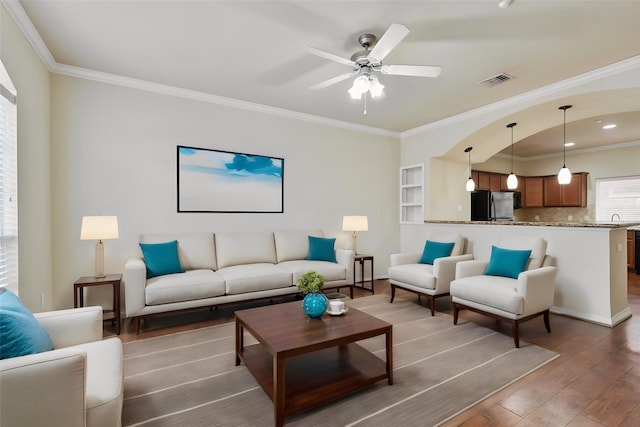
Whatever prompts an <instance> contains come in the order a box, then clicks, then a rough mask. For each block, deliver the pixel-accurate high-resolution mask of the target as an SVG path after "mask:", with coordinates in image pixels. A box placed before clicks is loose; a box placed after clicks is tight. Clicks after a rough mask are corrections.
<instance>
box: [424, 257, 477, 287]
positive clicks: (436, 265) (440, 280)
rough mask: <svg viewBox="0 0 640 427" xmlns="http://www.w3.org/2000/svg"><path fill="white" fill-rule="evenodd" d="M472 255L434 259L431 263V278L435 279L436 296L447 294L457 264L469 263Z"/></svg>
mask: <svg viewBox="0 0 640 427" xmlns="http://www.w3.org/2000/svg"><path fill="white" fill-rule="evenodd" d="M471 260H473V255H471V254H465V255H456V256H448V257H443V258H436V259H435V261H433V276H434V277H435V278H436V294H443V293H447V292H449V285H450V284H451V281H452V280H453V279H455V278H456V265H458V263H459V262H463V261H471Z"/></svg>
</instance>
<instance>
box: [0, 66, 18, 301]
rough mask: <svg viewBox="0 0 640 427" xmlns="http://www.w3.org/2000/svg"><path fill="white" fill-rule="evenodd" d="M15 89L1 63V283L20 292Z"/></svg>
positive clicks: (2, 285)
mask: <svg viewBox="0 0 640 427" xmlns="http://www.w3.org/2000/svg"><path fill="white" fill-rule="evenodd" d="M16 101H17V98H16V90H15V88H14V87H13V85H12V84H11V80H10V79H9V75H8V74H7V72H6V70H5V69H4V66H3V65H2V63H0V287H6V288H7V289H10V290H11V291H13V292H15V293H18V197H17V196H18V155H17V151H18V150H17V148H18V147H17V145H18V144H17V136H16V127H17V108H16Z"/></svg>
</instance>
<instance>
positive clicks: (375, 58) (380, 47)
mask: <svg viewBox="0 0 640 427" xmlns="http://www.w3.org/2000/svg"><path fill="white" fill-rule="evenodd" d="M407 34H409V29H408V28H407V27H405V26H404V25H402V24H391V25H389V28H387V31H385V33H384V34H383V35H382V37H380V40H378V43H376V44H375V46H373V49H371V52H369V60H370V61H371V62H374V63H380V62H382V60H383V59H384V58H385V56H387V55H388V54H389V52H391V51H392V50H393V48H394V47H396V46H397V45H398V43H400V42H401V41H402V39H404V38H405V37H406V36H407Z"/></svg>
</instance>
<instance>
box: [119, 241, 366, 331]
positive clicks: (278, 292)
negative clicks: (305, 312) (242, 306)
mask: <svg viewBox="0 0 640 427" xmlns="http://www.w3.org/2000/svg"><path fill="white" fill-rule="evenodd" d="M309 236H313V237H320V238H322V237H323V233H322V231H321V230H299V231H298V230H296V231H274V232H271V231H264V232H216V233H214V232H201V233H174V234H167V233H164V234H144V235H141V236H140V242H141V243H163V242H171V241H174V240H176V241H177V242H178V243H177V246H178V256H179V260H180V264H181V266H182V268H183V269H184V272H181V273H173V274H164V275H160V276H157V277H152V278H149V279H147V266H146V264H145V261H144V260H143V259H142V256H140V257H137V258H131V259H129V260H128V261H127V263H126V265H125V271H124V289H125V311H126V316H127V317H130V318H132V319H133V320H134V323H135V328H136V330H137V331H139V328H140V320H141V319H144V318H147V317H152V316H158V315H163V314H167V313H171V312H179V311H185V310H192V309H197V308H203V307H212V306H218V305H223V304H230V303H236V302H240V301H247V300H253V299H263V298H272V297H277V296H282V295H290V294H296V293H298V288H297V287H296V282H297V281H298V278H299V277H300V275H302V274H304V273H305V272H307V271H310V270H315V271H317V272H318V273H320V274H321V275H322V276H324V278H325V280H326V283H325V286H324V289H325V290H327V289H339V288H341V287H349V290H350V295H351V297H353V268H354V264H353V263H354V254H353V252H352V251H350V250H344V249H338V250H335V251H334V254H335V260H336V262H331V261H324V260H308V259H307V257H308V256H309V245H310V243H309V241H310V239H309Z"/></svg>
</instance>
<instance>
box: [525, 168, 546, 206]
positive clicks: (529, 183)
mask: <svg viewBox="0 0 640 427" xmlns="http://www.w3.org/2000/svg"><path fill="white" fill-rule="evenodd" d="M543 189H544V185H543V178H542V177H540V176H526V177H524V197H523V201H522V206H523V207H525V208H541V207H542V206H543V198H542V194H543Z"/></svg>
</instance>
